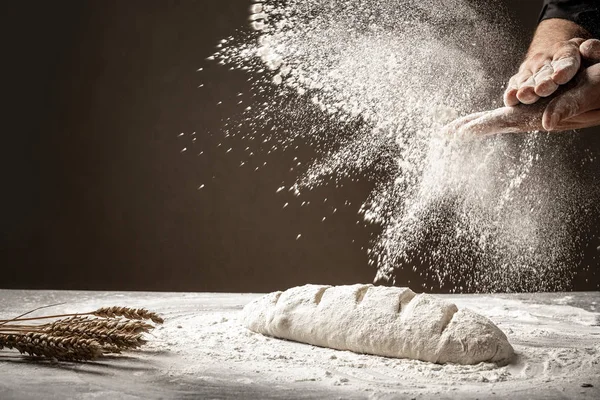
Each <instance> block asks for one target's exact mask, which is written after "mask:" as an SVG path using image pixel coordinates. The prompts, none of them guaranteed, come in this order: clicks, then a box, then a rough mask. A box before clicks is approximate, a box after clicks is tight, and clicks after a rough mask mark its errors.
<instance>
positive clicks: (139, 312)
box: [90, 307, 164, 324]
mask: <svg viewBox="0 0 600 400" xmlns="http://www.w3.org/2000/svg"><path fill="white" fill-rule="evenodd" d="M90 314H92V315H95V316H97V317H104V318H115V317H125V318H129V319H149V320H152V322H154V323H156V324H162V323H163V322H164V320H163V319H162V318H161V317H160V316H159V315H158V314H156V313H154V312H151V311H148V310H146V309H145V308H129V307H103V308H99V309H98V310H96V311H94V312H92V313H90Z"/></svg>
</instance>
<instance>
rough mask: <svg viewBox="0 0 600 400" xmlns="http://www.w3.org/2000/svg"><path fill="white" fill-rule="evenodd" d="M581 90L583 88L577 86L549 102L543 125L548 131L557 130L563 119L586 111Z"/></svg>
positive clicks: (543, 116) (543, 117)
mask: <svg viewBox="0 0 600 400" xmlns="http://www.w3.org/2000/svg"><path fill="white" fill-rule="evenodd" d="M581 92H582V90H581V89H580V88H579V87H576V88H574V89H572V90H569V91H568V92H565V93H563V94H562V95H560V96H557V97H556V98H554V99H553V100H552V101H551V102H550V103H548V105H547V106H546V109H545V110H544V114H543V115H542V126H543V127H544V129H545V130H546V131H554V130H556V129H557V127H558V125H559V124H560V122H561V121H564V120H565V119H568V118H571V117H574V116H576V115H579V114H581V113H582V112H584V111H585V110H584V109H583V105H582V104H581V103H582V101H583V100H584V99H585V97H584V96H583V93H581Z"/></svg>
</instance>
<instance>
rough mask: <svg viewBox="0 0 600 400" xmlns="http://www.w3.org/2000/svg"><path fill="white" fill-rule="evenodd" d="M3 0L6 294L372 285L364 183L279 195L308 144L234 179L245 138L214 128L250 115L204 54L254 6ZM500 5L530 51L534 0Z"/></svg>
mask: <svg viewBox="0 0 600 400" xmlns="http://www.w3.org/2000/svg"><path fill="white" fill-rule="evenodd" d="M12 3H13V4H12V5H10V6H8V9H7V10H6V9H5V10H4V11H3V12H2V14H3V17H4V18H3V19H4V22H3V23H2V30H3V33H2V37H3V46H2V54H3V55H2V64H3V65H2V70H3V73H2V78H3V80H4V82H3V83H4V84H3V94H4V99H5V102H4V104H5V106H3V116H4V118H3V119H4V121H3V127H4V129H3V134H2V138H3V144H2V149H3V155H2V158H1V163H2V165H1V167H2V168H1V171H2V196H1V200H0V206H1V208H0V217H1V234H2V240H1V242H0V257H1V259H0V262H1V265H2V268H3V273H2V281H1V282H2V283H0V286H1V287H4V288H53V289H106V290H110V289H112V290H114V289H123V290H125V289H127V290H173V291H179V290H186V291H244V292H260V291H271V290H275V289H281V288H286V287H290V286H294V285H299V284H303V283H306V282H313V283H334V284H341V283H354V282H369V281H371V280H372V279H373V277H374V273H375V271H374V269H373V268H372V267H369V266H367V256H366V251H365V248H366V246H367V245H368V242H369V237H370V235H371V234H372V233H373V232H376V228H375V227H365V226H364V225H362V224H357V223H356V221H357V219H359V217H358V216H357V210H358V207H359V205H360V204H361V202H362V201H363V200H364V199H365V198H366V196H367V194H368V192H369V190H370V188H371V184H370V183H369V181H368V180H367V179H362V180H359V181H358V182H346V184H345V186H344V187H343V188H342V189H335V188H334V187H333V186H326V187H324V188H321V189H319V190H317V191H315V192H313V193H308V194H306V195H303V196H302V197H301V198H300V199H297V198H295V197H293V196H291V195H289V194H287V193H280V194H275V190H276V189H277V188H278V187H279V186H280V184H281V183H282V182H286V183H288V184H289V183H291V182H293V180H294V178H295V177H296V175H295V173H294V172H289V171H288V169H289V167H290V165H291V162H292V158H293V157H295V156H298V157H299V158H300V159H310V158H311V157H312V156H313V154H312V153H311V150H310V148H307V147H306V148H301V149H300V150H298V151H297V152H296V153H292V152H280V153H276V154H272V155H269V156H266V155H262V156H260V157H259V159H256V160H254V161H252V162H249V163H248V164H247V165H246V166H244V167H239V164H240V160H242V154H241V153H240V152H238V148H241V147H242V145H244V143H242V142H241V141H240V140H239V139H236V138H229V139H224V138H223V133H222V130H221V129H222V127H223V124H224V121H225V120H226V119H227V118H228V117H235V116H236V115H239V114H240V112H241V111H242V110H243V108H244V107H245V106H246V105H248V104H251V101H250V99H249V97H248V96H247V93H249V87H248V83H247V82H246V79H247V76H246V75H245V74H244V73H242V72H239V71H229V70H228V68H226V67H223V66H219V65H217V63H215V62H209V61H206V60H205V58H206V57H207V56H209V55H210V54H212V53H213V52H214V50H215V45H216V44H217V43H218V41H219V40H220V39H222V38H225V37H227V36H230V35H232V34H234V33H235V31H236V29H240V28H241V29H245V28H244V27H245V26H246V24H247V3H248V2H247V1H243V0H197V1H192V0H188V1H167V0H161V1H158V0H155V1H146V0H129V1H122V0H103V1H80V0H77V1H57V2H39V1H29V2H28V1H19V2H12ZM508 3H509V4H508V5H509V7H510V9H511V12H512V13H513V16H514V18H515V19H516V20H517V21H518V22H517V24H519V25H521V26H522V29H523V35H522V37H523V48H525V46H526V42H527V40H528V35H529V34H530V33H531V31H532V29H533V27H534V25H535V22H536V18H537V13H538V11H539V6H540V4H539V3H540V2H539V1H531V2H523V1H516V0H515V1H508ZM5 6H6V5H5ZM200 67H203V68H204V71H202V72H200V73H199V72H196V70H197V69H198V68H200ZM515 68H516V66H515ZM200 84H204V85H205V86H204V87H203V88H197V87H198V86H199V85H200ZM239 92H242V93H244V94H245V96H246V97H244V96H242V97H241V98H242V99H245V100H246V102H245V103H244V104H243V105H238V104H237V102H238V101H239V99H240V98H239V97H238V96H237V94H238V93H239ZM218 101H222V102H223V104H222V105H217V102H218ZM7 103H8V104H7ZM194 131H195V132H197V134H196V136H195V137H197V141H196V142H195V143H192V141H191V139H192V136H191V135H190V134H191V132H194ZM180 132H184V133H186V134H185V135H184V136H183V137H178V134H179V133H180ZM221 142H223V146H222V147H217V145H218V143H221ZM184 147H187V149H188V151H186V152H184V153H181V150H182V148H184ZM228 147H233V148H234V150H233V151H232V152H231V153H225V151H224V149H225V148H228ZM200 151H204V154H203V155H202V156H198V153H199V152H200ZM267 160H268V164H269V167H268V168H263V169H259V171H257V172H254V168H255V167H256V166H259V165H261V164H262V163H263V162H264V161H267ZM201 184H205V187H204V189H202V190H197V188H198V186H200V185H201ZM325 197H327V198H328V199H329V201H328V202H327V203H326V204H325V203H323V201H322V199H323V198H325ZM310 200H313V201H312V204H311V205H310V206H309V207H300V203H301V202H302V201H310ZM346 200H350V201H351V202H352V205H351V206H347V207H344V206H343V203H344V202H345V201H346ZM285 202H290V205H289V206H288V207H287V208H285V209H283V208H282V207H283V204H284V203H285ZM333 207H337V208H338V212H337V213H335V214H331V211H332V208H333ZM323 216H327V217H328V220H327V222H325V223H322V222H321V219H322V217H323ZM299 233H301V234H302V237H301V238H300V239H299V240H296V236H297V235H298V234H299ZM407 279H410V276H407ZM400 283H402V282H400Z"/></svg>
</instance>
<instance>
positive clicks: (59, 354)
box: [0, 332, 103, 361]
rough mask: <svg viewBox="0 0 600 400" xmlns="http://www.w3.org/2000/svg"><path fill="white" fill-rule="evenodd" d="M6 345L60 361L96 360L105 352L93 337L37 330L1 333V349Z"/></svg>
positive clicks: (25, 352) (22, 351)
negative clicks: (20, 332) (55, 333)
mask: <svg viewBox="0 0 600 400" xmlns="http://www.w3.org/2000/svg"><path fill="white" fill-rule="evenodd" d="M5 347H6V348H8V349H15V350H18V351H19V352H20V353H21V354H29V355H30V356H36V357H48V358H54V359H57V360H60V361H85V360H94V359H96V358H98V357H100V356H101V355H102V354H103V350H102V346H101V345H100V344H99V343H98V342H97V341H95V340H93V339H84V338H79V337H74V336H65V337H54V336H49V335H46V334H43V333H36V332H29V333H24V334H10V335H6V334H0V349H2V348H5Z"/></svg>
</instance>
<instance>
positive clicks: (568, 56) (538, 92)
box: [504, 19, 589, 107]
mask: <svg viewBox="0 0 600 400" xmlns="http://www.w3.org/2000/svg"><path fill="white" fill-rule="evenodd" d="M582 37H589V34H588V33H587V32H585V31H584V30H583V29H582V28H581V27H580V26H579V25H577V24H575V23H573V22H571V21H567V20H563V19H550V20H546V21H542V22H541V23H540V24H539V26H538V29H537V31H536V33H535V35H534V38H533V40H532V42H531V45H530V47H529V51H528V54H527V57H526V58H525V61H524V62H523V63H522V64H521V66H520V67H519V72H517V74H515V75H514V76H513V77H512V78H510V81H509V82H508V85H507V87H506V91H505V92H504V105H505V106H507V107H511V106H516V105H518V104H520V103H522V104H533V103H535V102H537V101H538V100H539V99H540V98H541V97H548V96H550V95H551V94H553V93H554V92H556V90H557V89H558V88H559V87H560V85H564V84H565V83H567V82H569V81H571V80H572V79H573V78H574V77H575V75H576V74H577V72H578V71H579V68H580V66H581V55H580V52H579V46H580V45H581V43H583V42H584V41H585V39H583V38H582Z"/></svg>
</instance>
